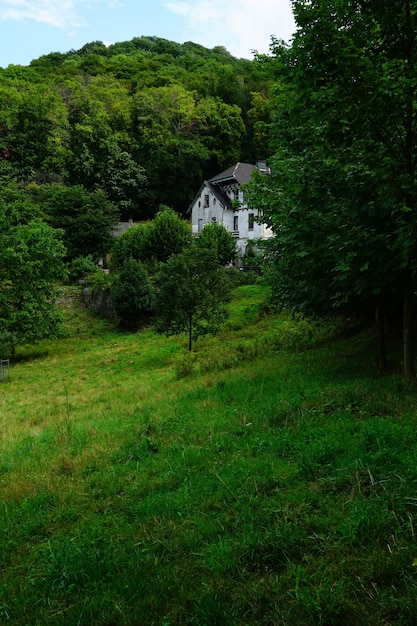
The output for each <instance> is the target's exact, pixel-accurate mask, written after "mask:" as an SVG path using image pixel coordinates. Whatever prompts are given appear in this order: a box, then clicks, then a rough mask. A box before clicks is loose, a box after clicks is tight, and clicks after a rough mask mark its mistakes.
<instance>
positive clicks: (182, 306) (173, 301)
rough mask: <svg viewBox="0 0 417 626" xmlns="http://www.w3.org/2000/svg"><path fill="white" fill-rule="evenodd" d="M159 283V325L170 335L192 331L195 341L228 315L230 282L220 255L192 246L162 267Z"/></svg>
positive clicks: (192, 338)
mask: <svg viewBox="0 0 417 626" xmlns="http://www.w3.org/2000/svg"><path fill="white" fill-rule="evenodd" d="M155 285H156V304H155V309H156V314H157V322H156V327H157V329H158V330H159V331H160V332H164V333H166V334H167V335H178V334H180V333H183V332H187V333H188V349H189V351H191V349H192V342H193V340H195V339H197V337H199V336H201V335H204V334H207V333H214V332H216V330H217V329H218V327H219V325H220V324H221V323H222V322H223V321H224V320H225V319H226V317H227V308H226V306H225V305H226V303H227V302H228V301H229V300H230V297H231V292H230V285H229V281H228V279H227V274H226V271H225V269H224V268H223V267H221V266H220V265H219V262H218V259H217V257H216V254H214V253H213V252H212V251H211V250H208V249H204V248H202V249H200V248H198V247H197V246H196V245H190V246H189V247H188V248H185V249H184V250H183V252H181V253H179V254H175V255H173V256H171V257H170V258H169V259H168V260H167V262H166V263H165V264H164V265H162V266H161V269H160V271H159V274H158V276H157V277H156V281H155Z"/></svg>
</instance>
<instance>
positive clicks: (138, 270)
mask: <svg viewBox="0 0 417 626" xmlns="http://www.w3.org/2000/svg"><path fill="white" fill-rule="evenodd" d="M111 300H112V304H113V307H114V310H115V311H116V313H117V315H118V316H119V317H120V319H121V320H122V322H124V323H127V324H136V323H137V322H138V320H139V318H140V317H141V316H142V315H143V314H146V313H149V312H150V311H151V310H152V304H153V296H152V287H151V283H150V280H149V275H148V272H147V271H146V268H145V266H144V265H143V264H142V263H140V261H137V260H136V259H128V260H127V261H126V262H125V264H124V265H123V267H122V269H121V271H120V273H119V274H118V276H116V278H115V280H114V282H113V285H112V287H111Z"/></svg>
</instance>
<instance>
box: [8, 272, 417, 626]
mask: <svg viewBox="0 0 417 626" xmlns="http://www.w3.org/2000/svg"><path fill="white" fill-rule="evenodd" d="M65 294H66V297H65V298H63V302H66V303H67V304H66V306H65V307H64V308H65V310H66V315H67V334H66V337H65V339H63V340H60V341H54V342H45V343H44V344H42V345H40V346H38V347H37V348H36V349H34V350H33V349H22V350H21V351H20V352H19V354H18V357H19V358H18V360H17V362H16V363H15V364H14V365H13V367H12V369H11V382H10V383H3V384H2V385H0V433H1V438H0V446H1V448H0V451H1V455H0V489H1V495H0V623H5V624H11V625H15V626H17V625H19V626H20V625H22V626H23V625H30V626H44V625H47V624H53V625H54V626H55V625H60V624H62V625H63V624H65V625H66V626H72V625H74V626H75V625H78V624H84V625H86V626H87V625H88V626H90V625H97V626H98V625H100V626H106V625H107V626H110V625H135V626H137V625H142V624H143V625H146V626H148V625H161V626H170V625H174V624H175V625H176V624H196V625H198V626H204V625H207V626H208V625H210V626H213V625H216V624H218V625H233V626H234V625H254V624H259V625H274V626H275V625H283V626H284V625H291V626H293V625H294V626H298V625H300V626H303V625H305V626H307V625H311V626H313V625H314V626H316V625H320V624H321V625H323V626H324V625H330V624H337V625H344V624H346V625H351V624H352V625H355V624H358V625H362V624H366V625H368V624H369V625H371V626H373V625H374V626H376V625H386V624H392V625H394V624H404V625H405V624H409V625H411V624H415V615H416V614H417V588H416V583H417V573H416V567H415V565H413V562H414V559H415V558H416V557H417V545H416V537H415V533H416V532H417V524H416V511H417V494H416V484H417V464H416V462H415V459H416V455H417V430H416V429H415V418H416V397H415V391H414V390H413V389H410V388H408V387H407V386H405V385H404V384H403V381H402V377H401V374H400V373H399V371H398V372H397V371H396V369H397V364H395V363H394V364H393V366H394V367H393V372H392V373H391V374H390V375H385V376H378V375H377V372H376V364H375V356H374V353H373V349H372V348H373V346H372V336H371V335H370V334H369V335H368V334H361V335H359V334H358V335H357V336H354V337H352V336H350V337H340V336H337V334H336V327H334V328H330V327H329V325H326V324H323V323H318V322H317V323H311V322H310V323H309V322H307V321H305V320H302V319H292V318H289V317H288V316H285V315H272V314H271V313H270V312H269V311H268V308H267V307H266V306H265V304H264V298H265V296H266V291H265V288H264V287H263V286H262V285H259V284H256V285H245V286H242V287H239V288H238V289H236V291H235V298H234V300H233V303H232V306H231V316H230V319H229V321H228V322H227V324H226V325H225V327H224V329H223V330H222V332H221V334H220V335H219V336H217V337H215V338H210V337H208V338H205V339H199V340H198V342H197V344H196V353H195V355H193V357H192V362H191V364H190V362H188V363H187V362H185V359H188V358H189V357H188V355H186V356H184V353H185V345H186V338H185V337H179V338H169V339H167V338H164V337H161V336H157V335H155V334H154V333H153V331H152V329H150V328H146V329H143V330H142V331H140V332H139V333H137V334H128V333H121V332H118V331H117V330H116V329H114V328H112V327H111V326H110V325H109V324H107V323H105V322H103V321H102V320H100V319H98V318H96V317H94V316H93V315H92V314H91V313H90V312H88V311H86V310H84V309H83V308H82V307H80V306H79V305H78V304H77V301H76V300H74V299H68V291H65ZM184 362H185V365H184ZM398 370H399V364H398Z"/></svg>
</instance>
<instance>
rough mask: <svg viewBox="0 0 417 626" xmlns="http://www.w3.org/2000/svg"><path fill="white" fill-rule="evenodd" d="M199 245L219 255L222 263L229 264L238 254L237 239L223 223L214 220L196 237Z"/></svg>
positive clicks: (218, 257)
mask: <svg viewBox="0 0 417 626" xmlns="http://www.w3.org/2000/svg"><path fill="white" fill-rule="evenodd" d="M196 243H197V246H198V247H201V248H207V249H208V250H211V251H212V252H213V253H214V254H215V255H216V257H217V259H218V261H219V263H220V265H227V264H228V263H231V262H232V261H234V260H235V258H236V256H237V244H236V239H235V238H234V237H233V235H232V233H231V232H229V231H228V230H227V229H226V228H225V226H224V225H223V224H220V223H218V222H214V223H212V224H206V225H205V226H204V228H203V230H202V231H201V232H200V233H199V234H198V237H197V239H196Z"/></svg>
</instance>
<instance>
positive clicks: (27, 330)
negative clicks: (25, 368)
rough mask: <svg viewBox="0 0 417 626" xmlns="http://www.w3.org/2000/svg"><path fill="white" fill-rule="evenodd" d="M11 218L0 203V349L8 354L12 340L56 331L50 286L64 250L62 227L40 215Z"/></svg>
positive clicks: (58, 319) (57, 324)
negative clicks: (24, 219) (59, 228)
mask: <svg viewBox="0 0 417 626" xmlns="http://www.w3.org/2000/svg"><path fill="white" fill-rule="evenodd" d="M15 218H16V214H14V215H13V214H12V213H11V212H10V211H9V210H8V209H6V207H5V205H4V204H2V205H0V328H1V337H0V348H2V351H3V352H7V353H8V354H11V355H14V351H15V347H16V346H17V345H21V344H23V343H33V342H35V341H38V340H40V339H44V338H47V337H55V336H57V335H58V333H59V330H60V323H61V315H60V313H59V311H58V309H57V308H56V306H55V303H54V287H55V283H56V280H57V279H60V278H62V277H63V276H64V265H63V256H64V254H65V249H64V246H63V243H62V240H61V238H62V232H60V231H58V230H54V229H53V228H51V227H50V226H48V225H47V224H45V223H44V222H43V221H41V220H40V219H30V220H29V221H28V222H27V223H24V222H23V223H21V222H19V221H16V219H15Z"/></svg>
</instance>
